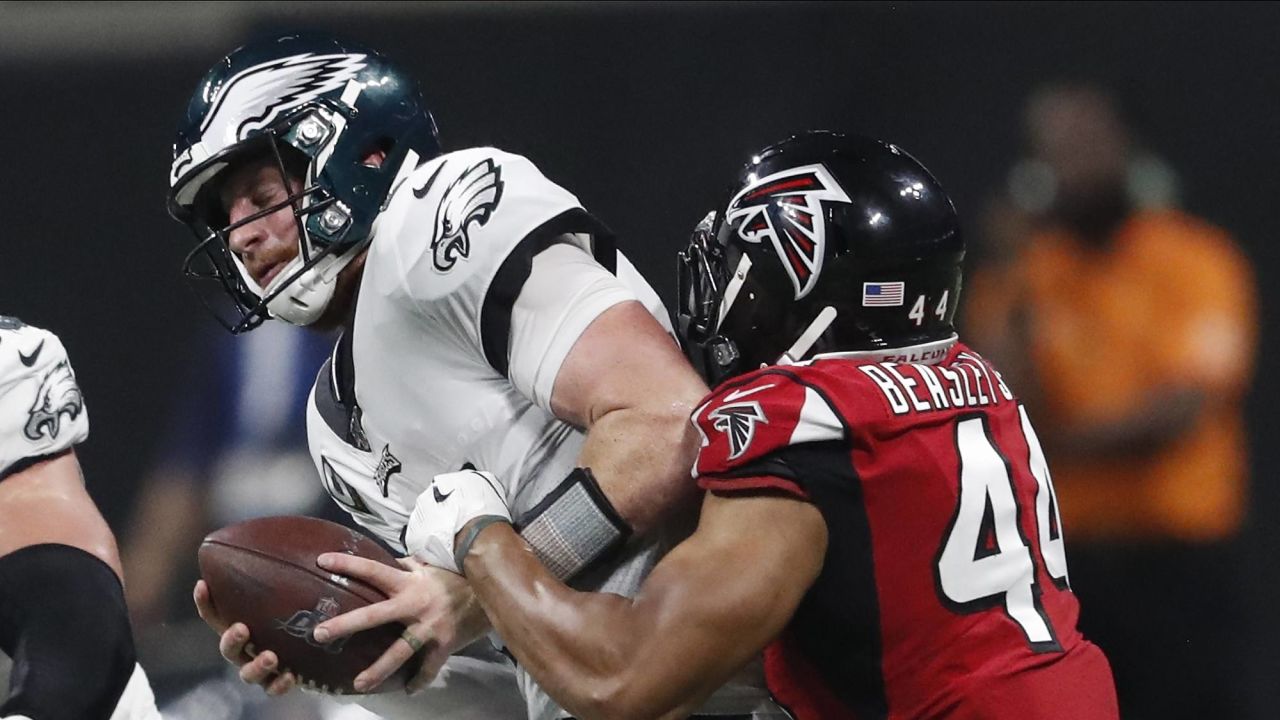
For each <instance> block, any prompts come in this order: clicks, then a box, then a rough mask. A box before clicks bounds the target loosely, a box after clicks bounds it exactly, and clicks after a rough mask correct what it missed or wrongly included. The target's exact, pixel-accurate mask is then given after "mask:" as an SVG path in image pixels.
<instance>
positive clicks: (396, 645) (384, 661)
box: [355, 630, 434, 692]
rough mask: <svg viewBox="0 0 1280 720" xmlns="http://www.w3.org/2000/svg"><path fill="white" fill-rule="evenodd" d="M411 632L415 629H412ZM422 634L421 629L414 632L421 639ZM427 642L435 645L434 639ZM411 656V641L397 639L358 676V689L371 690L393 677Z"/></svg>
mask: <svg viewBox="0 0 1280 720" xmlns="http://www.w3.org/2000/svg"><path fill="white" fill-rule="evenodd" d="M409 632H413V631H412V630H410V631H409ZM422 635H423V633H422V631H421V630H419V631H418V632H416V633H414V636H415V637H418V638H420V639H421V638H422ZM425 642H426V643H427V644H429V645H434V641H433V640H426V641H425ZM433 649H434V647H433ZM411 657H413V648H411V647H409V643H408V642H406V641H405V640H404V639H403V638H399V639H397V640H396V641H395V642H393V643H391V647H389V648H387V650H386V652H384V653H382V657H379V658H378V659H377V660H375V661H374V663H373V664H372V665H370V666H369V667H368V668H366V669H365V670H364V671H363V672H361V673H360V674H359V675H357V676H356V680H355V687H356V690H357V691H360V692H371V691H372V690H373V689H374V688H376V687H378V686H379V685H381V684H382V682H383V681H384V680H386V679H387V678H389V677H391V674H392V673H394V672H395V671H396V670H398V669H400V666H401V665H404V664H405V663H406V662H408V661H409V658H411Z"/></svg>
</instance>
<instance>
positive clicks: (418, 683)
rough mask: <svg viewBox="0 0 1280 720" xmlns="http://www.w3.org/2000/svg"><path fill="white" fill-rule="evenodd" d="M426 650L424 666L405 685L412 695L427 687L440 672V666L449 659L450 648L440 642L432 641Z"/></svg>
mask: <svg viewBox="0 0 1280 720" xmlns="http://www.w3.org/2000/svg"><path fill="white" fill-rule="evenodd" d="M425 651H426V653H427V656H426V657H425V658H423V660H422V666H421V667H419V668H418V672H417V673H416V674H414V676H413V678H412V679H411V680H409V682H408V684H407V685H406V686H405V691H406V692H408V693H409V694H410V695H416V694H418V693H420V692H422V691H423V690H424V689H426V687H427V686H428V685H430V684H431V681H432V680H435V679H436V675H438V674H440V668H442V667H444V663H445V661H446V660H448V659H449V648H447V647H445V646H444V645H441V644H439V643H430V644H429V645H428V646H427V647H426V648H425Z"/></svg>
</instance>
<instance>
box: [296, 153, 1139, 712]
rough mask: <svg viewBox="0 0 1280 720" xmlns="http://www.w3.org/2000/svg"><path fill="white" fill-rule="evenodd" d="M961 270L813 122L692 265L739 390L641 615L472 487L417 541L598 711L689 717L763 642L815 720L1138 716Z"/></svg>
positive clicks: (343, 566) (684, 280) (918, 219)
mask: <svg viewBox="0 0 1280 720" xmlns="http://www.w3.org/2000/svg"><path fill="white" fill-rule="evenodd" d="M963 256H964V244H963V241H962V239H961V236H960V231H959V225H958V222H957V219H956V215H955V210H954V208H953V206H952V204H951V201H950V200H949V199H948V197H947V195H946V194H945V193H944V192H943V190H942V188H941V187H940V186H939V184H938V183H937V181H936V180H935V179H934V178H933V177H932V176H931V175H930V174H929V172H928V171H927V170H926V169H925V168H924V167H923V166H922V165H920V163H918V162H917V161H916V160H915V159H914V158H912V157H911V156H910V155H908V154H907V153H905V152H903V151H902V150H901V149H899V148H897V147H895V146H893V145H888V144H885V143H882V142H878V141H874V140H869V139H866V138H861V137H856V136H845V135H838V134H833V133H816V132H815V133H806V134H804V135H800V136H797V137H794V138H791V139H789V140H787V141H785V142H782V143H780V144H778V145H774V146H771V147H769V148H767V149H765V150H763V151H761V152H760V153H759V154H758V155H756V156H755V157H753V159H752V162H751V163H750V164H749V165H748V166H747V167H746V168H745V169H744V171H743V173H742V176H741V178H740V183H739V186H738V191H737V192H736V193H735V194H734V195H733V197H732V198H731V199H730V200H729V202H728V204H727V205H726V206H725V207H724V209H723V211H722V212H720V213H719V214H717V215H715V216H714V217H713V218H709V221H705V222H704V224H703V225H702V226H700V227H699V230H698V231H697V232H695V234H694V237H693V240H692V242H691V244H690V245H689V247H688V248H687V249H686V250H685V251H684V253H683V254H682V256H681V257H682V261H683V262H682V269H683V272H682V277H681V298H680V299H681V302H682V305H683V312H682V313H681V318H680V320H681V323H680V333H681V335H682V338H683V340H684V342H685V346H686V350H687V351H688V352H689V354H690V356H691V357H692V359H693V360H694V362H695V364H696V365H697V366H698V367H699V368H700V369H701V370H702V372H703V374H704V376H705V377H706V378H707V379H708V381H709V382H710V383H711V384H712V385H713V386H714V385H716V384H717V383H719V385H718V386H717V387H716V389H715V390H714V391H713V392H712V393H711V395H709V396H708V397H707V398H706V400H705V402H704V403H703V404H702V405H701V407H699V408H698V410H697V411H696V412H695V413H694V417H693V421H694V423H695V425H696V426H697V427H698V429H699V430H700V432H701V433H702V436H703V443H702V449H701V451H700V454H699V457H698V461H697V466H696V468H695V470H694V476H695V477H696V479H697V482H698V483H699V485H701V487H702V488H704V489H705V490H707V491H709V492H707V494H706V496H705V499H704V502H703V506H702V515H701V519H700V521H699V525H698V528H697V531H696V532H695V533H694V534H693V535H692V536H691V537H690V538H689V539H688V540H686V541H685V542H683V543H682V544H681V545H679V546H678V547H677V548H676V549H675V550H674V551H672V552H671V553H670V554H669V555H668V556H667V557H666V558H664V559H663V560H662V562H661V563H660V564H659V565H658V567H657V568H656V569H655V570H654V571H653V573H652V575H650V576H649V578H648V579H647V580H646V581H645V583H644V585H643V587H642V589H641V591H640V593H639V594H638V596H636V597H635V598H634V599H628V598H623V597H619V596H614V595H604V594H590V593H579V592H575V591H573V590H571V589H570V588H568V587H566V586H564V585H562V584H560V583H559V582H557V581H556V580H555V578H554V576H552V575H551V574H550V573H549V572H548V571H547V570H546V569H545V568H543V567H542V565H541V563H539V561H538V560H537V558H536V557H535V556H534V555H533V554H532V553H531V552H530V551H529V550H528V548H527V546H526V545H525V544H524V542H523V541H522V540H521V539H520V537H519V535H517V534H516V533H515V532H514V531H513V530H512V528H511V525H510V524H509V523H510V519H509V518H510V515H509V513H507V512H506V509H505V506H504V504H503V500H502V498H501V497H500V496H499V495H498V494H497V493H496V492H495V491H494V490H493V489H492V488H491V486H490V484H489V483H488V482H486V478H485V477H484V476H485V473H478V472H474V471H470V472H463V473H450V474H448V475H442V476H438V477H437V478H436V479H435V486H436V490H435V492H434V493H423V495H422V497H421V498H420V500H419V502H418V505H417V507H416V508H415V512H414V517H413V519H412V520H411V522H410V527H409V529H408V538H409V543H408V544H409V545H410V547H411V549H414V550H415V551H416V554H417V555H418V557H419V558H420V559H425V560H426V561H428V562H430V563H432V564H435V565H439V566H442V567H447V568H453V569H460V570H461V571H463V572H465V575H466V578H467V579H468V580H469V581H470V583H471V584H472V586H473V588H474V590H475V592H476V594H477V596H478V597H479V599H480V602H481V603H482V604H483V606H484V608H485V610H486V611H487V612H488V615H489V617H490V618H491V620H492V621H493V623H494V625H495V627H496V628H497V630H498V631H499V633H500V634H501V636H502V637H503V639H504V640H505V641H506V643H507V645H508V647H509V648H510V649H511V651H512V652H513V653H514V654H515V656H516V658H517V659H518V660H519V661H520V662H521V663H522V664H523V665H524V666H525V667H527V668H528V669H529V671H530V672H531V673H532V675H533V676H534V677H535V678H536V679H537V680H538V682H539V683H540V684H542V686H543V687H544V689H546V690H547V691H548V692H549V693H550V694H551V696H552V697H554V698H556V699H557V700H558V701H559V702H560V703H561V704H562V705H563V706H564V707H565V708H566V709H568V710H570V711H572V712H574V713H576V714H577V715H578V717H581V718H615V717H616V718H650V717H662V718H677V717H683V716H685V715H687V714H688V713H689V712H690V710H691V709H692V708H695V707H697V705H698V702H699V701H700V700H701V699H702V698H704V697H706V695H707V694H708V693H710V692H711V690H713V689H714V688H716V687H718V686H719V685H720V684H721V683H722V682H723V681H724V679H725V678H727V677H728V676H729V675H730V674H731V673H733V672H734V671H735V670H736V669H737V668H739V667H740V666H741V665H743V664H744V663H746V662H747V661H748V660H749V659H750V658H751V657H752V656H754V655H755V654H756V653H758V652H759V651H760V650H761V649H764V651H765V659H766V672H767V675H768V680H769V685H770V689H771V690H772V691H773V693H774V695H775V697H776V698H777V699H778V700H779V701H780V702H781V703H783V704H784V705H786V706H788V707H789V708H790V709H791V710H792V712H793V713H794V714H795V715H796V716H797V717H798V718H800V719H801V720H831V719H833V718H835V719H840V718H858V719H860V720H866V719H869V718H973V719H975V720H976V719H979V718H981V719H983V720H1000V719H1002V718H1018V719H1019V720H1033V719H1044V720H1059V719H1061V720H1067V719H1068V718H1069V719H1071V720H1109V719H1112V718H1116V717H1118V712H1117V708H1116V699H1115V688H1114V684H1113V681H1112V677H1111V671H1110V667H1109V665H1108V663H1107V660H1106V658H1105V657H1104V655H1103V654H1102V651H1101V650H1100V649H1099V648H1098V647H1097V646H1095V645H1093V644H1092V643H1090V642H1089V641H1088V640H1086V639H1085V638H1084V637H1082V636H1081V634H1080V632H1079V631H1078V630H1077V628H1076V620H1077V617H1078V614H1079V605H1078V603H1077V601H1076V598H1075V596H1074V595H1073V594H1072V592H1071V589H1070V579H1069V576H1068V573H1067V562H1066V555H1065V550H1064V542H1063V535H1062V530H1061V527H1060V524H1059V521H1058V508H1057V503H1056V500H1055V496H1054V491H1053V485H1052V483H1051V480H1050V476H1049V471H1048V467H1047V465H1046V463H1045V459H1044V455H1043V453H1042V452H1041V449H1040V444H1039V442H1038V440H1037V438H1036V434H1035V431H1034V430H1033V429H1032V426H1031V423H1030V421H1029V419H1028V417H1027V413H1026V411H1025V410H1024V409H1023V407H1022V405H1021V403H1019V401H1018V399H1017V397H1016V396H1015V395H1014V394H1013V392H1012V391H1011V389H1010V388H1008V387H1007V386H1006V385H1005V383H1004V382H1003V380H1002V379H1001V377H1000V374H999V373H998V372H997V371H996V370H995V368H993V367H992V366H991V365H990V364H989V363H988V362H986V361H985V360H984V359H983V358H982V357H980V356H979V355H978V354H977V353H975V352H974V351H973V350H971V349H969V348H968V347H966V346H965V345H964V344H963V343H961V342H960V341H959V339H958V338H957V336H956V333H955V331H954V329H953V324H952V319H953V317H954V315H955V310H956V303H957V301H958V300H959V292H960V274H961V264H962V260H963ZM433 496H434V497H433ZM321 562H322V564H323V565H324V566H325V567H327V568H330V569H334V570H339V571H344V572H349V573H351V574H354V575H357V576H361V577H364V578H366V579H368V580H370V581H372V582H375V583H379V572H378V569H377V568H375V567H373V566H372V564H370V563H362V562H361V561H360V560H359V559H358V558H349V557H336V556H322V558H321ZM390 589H391V590H394V588H390ZM372 620H373V619H372V618H371V619H370V622H372ZM326 625H327V628H326V629H327V630H329V631H330V632H332V633H334V634H343V633H346V632H351V631H353V630H355V629H359V627H358V626H357V625H355V624H346V623H339V622H336V621H330V623H327V624H326Z"/></svg>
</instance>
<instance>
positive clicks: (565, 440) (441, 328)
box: [307, 148, 763, 718]
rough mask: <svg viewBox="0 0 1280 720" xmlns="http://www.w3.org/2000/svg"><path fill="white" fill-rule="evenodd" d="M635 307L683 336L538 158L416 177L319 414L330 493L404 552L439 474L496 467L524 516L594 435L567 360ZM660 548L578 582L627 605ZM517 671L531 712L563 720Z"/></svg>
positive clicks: (397, 206) (740, 705) (382, 229)
mask: <svg viewBox="0 0 1280 720" xmlns="http://www.w3.org/2000/svg"><path fill="white" fill-rule="evenodd" d="M633 300H635V301H639V302H641V303H642V304H643V305H644V306H645V307H646V308H648V310H649V311H650V312H651V314H652V315H653V316H654V318H655V319H657V320H658V322H659V323H661V324H662V326H663V327H664V328H666V329H667V330H668V332H670V331H671V327H670V324H669V320H668V318H667V314H666V310H665V308H664V307H663V305H662V302H661V300H659V298H658V296H657V294H656V293H655V292H654V291H653V289H652V288H651V287H650V286H649V285H648V284H647V283H646V282H645V281H644V279H643V278H642V277H641V276H640V274H639V273H638V272H637V271H636V270H635V268H634V267H633V266H632V265H631V264H630V263H629V262H628V261H627V260H626V258H624V257H622V256H621V254H620V253H617V252H616V251H615V250H614V248H613V246H612V237H611V236H610V235H609V233H608V230H607V229H605V228H604V227H603V226H602V225H601V224H600V223H599V222H598V221H596V220H595V219H594V218H592V217H591V216H590V215H589V214H588V213H587V212H586V211H585V210H584V209H583V208H582V206H581V205H580V204H579V202H578V200H577V198H575V197H574V196H573V195H572V194H570V193H569V192H568V191H566V190H565V189H563V188H561V187H560V186H558V185H556V184H554V183H552V182H551V181H550V180H548V179H547V178H546V177H544V176H543V175H542V173H541V172H540V171H539V170H538V169H537V168H536V167H534V165H533V164H532V163H531V162H530V161H529V160H527V159H525V158H523V157H520V156H518V155H513V154H510V153H505V152H502V151H500V150H495V149H492V148H475V149H469V150H462V151H458V152H454V153H449V154H447V155H443V156H441V157H439V158H436V159H434V160H432V161H430V162H428V163H425V164H423V165H422V166H420V167H418V168H417V169H416V170H414V171H413V172H412V174H410V175H408V176H407V177H406V178H405V179H404V180H403V181H402V182H400V183H399V185H398V186H397V187H395V188H393V190H392V196H391V198H390V200H389V203H388V206H387V209H386V210H385V211H384V212H383V213H382V215H381V216H380V217H379V219H378V221H377V223H376V224H375V226H374V239H373V241H372V243H371V245H370V248H369V251H368V255H367V257H366V260H365V267H364V271H363V277H362V280H361V286H360V291H359V296H358V298H357V305H356V310H355V319H354V323H353V326H352V328H351V329H350V330H349V331H348V333H347V335H346V336H344V337H343V338H342V340H340V341H339V343H338V345H337V347H336V348H335V352H334V356H333V357H332V358H331V359H330V361H329V362H328V363H326V365H325V367H324V369H322V371H321V373H320V376H319V378H318V379H317V383H316V387H315V389H314V390H313V394H312V398H311V402H310V403H309V407H308V415H307V426H308V436H309V444H310V446H311V453H312V459H313V460H314V461H315V463H316V467H317V469H318V470H319V472H320V474H321V477H322V479H323V482H324V484H325V487H326V489H327V490H328V491H329V493H330V495H332V496H333V498H334V500H335V501H337V502H338V503H339V504H340V505H341V506H342V507H343V508H345V509H346V510H347V511H348V512H349V513H351V515H352V516H353V517H354V518H355V519H356V520H357V521H358V522H360V523H361V524H362V525H364V526H365V527H367V528H369V529H370V530H371V531H373V532H374V533H376V534H377V535H378V536H379V537H381V538H382V539H383V540H384V541H386V542H387V543H389V544H390V545H392V546H393V547H395V548H397V549H398V550H400V551H401V552H404V551H405V548H404V544H403V532H404V528H405V525H406V523H407V522H408V519H409V515H410V514H411V512H412V511H413V507H414V504H415V502H416V501H417V498H418V495H419V494H420V493H422V492H424V491H425V490H427V489H428V487H429V486H430V483H431V480H432V478H433V477H434V476H435V475H438V474H440V473H446V472H453V471H456V470H459V469H463V468H466V467H474V468H478V469H482V470H488V471H491V472H493V473H494V474H495V475H496V476H497V478H498V479H499V480H500V481H501V482H502V483H503V484H504V486H505V491H506V500H507V503H508V505H509V506H510V507H511V510H512V514H513V516H514V517H515V518H517V519H519V518H520V517H521V516H522V515H524V514H525V513H527V512H528V511H529V510H531V509H533V508H534V507H535V506H536V505H537V504H538V502H539V501H540V500H542V499H543V498H544V497H546V495H547V494H548V493H549V492H550V491H551V490H553V489H554V488H555V487H556V486H558V485H559V484H560V483H561V482H562V481H563V480H564V479H565V477H566V476H567V475H568V474H569V472H570V471H572V470H573V468H574V467H575V466H576V464H577V463H576V461H577V457H578V454H579V450H580V449H581V446H582V443H583V440H584V438H585V435H584V433H583V432H582V431H580V430H578V429H576V428H574V427H572V426H570V425H569V424H567V423H565V422H563V421H561V420H559V419H557V418H556V417H555V416H554V415H553V414H552V412H551V394H552V390H553V387H554V384H555V379H556V376H557V374H558V373H559V370H560V366H561V364H562V363H563V361H564V359H565V357H566V355H567V354H568V352H569V350H570V349H571V348H572V347H573V345H574V343H575V342H577V340H578V338H579V337H580V336H581V334H582V333H583V331H585V330H586V328H587V326H588V325H589V324H590V323H591V321H592V320H594V319H595V318H596V317H598V316H599V315H600V314H601V313H603V312H604V311H605V310H607V309H609V308H610V307H613V306H614V305H616V304H618V303H620V302H625V301H633ZM672 342H675V339H674V337H673V338H672ZM660 549H661V548H660V547H659V541H657V540H648V541H646V542H643V543H635V544H633V546H629V547H628V549H627V552H626V553H624V554H623V556H622V557H621V558H620V559H619V560H618V561H617V562H616V563H615V564H613V565H611V566H610V567H608V568H600V569H599V571H593V572H592V573H590V577H587V578H579V579H578V580H577V581H576V582H575V586H578V587H580V588H583V589H592V590H601V591H605V592H615V593H620V594H624V595H632V594H634V592H635V590H636V589H638V587H639V585H640V583H641V581H642V579H643V577H644V575H645V574H646V573H647V572H648V571H649V570H650V569H651V568H652V566H653V565H654V564H655V563H656V561H657V559H658V557H659V554H660ZM517 672H518V674H519V675H520V680H521V685H522V686H523V687H524V688H525V692H526V696H527V697H528V699H529V715H530V717H533V718H550V717H556V716H562V713H561V711H559V710H558V709H557V708H555V706H554V705H553V704H552V703H551V702H550V701H549V700H548V699H547V698H546V697H545V695H543V694H542V693H541V692H540V691H537V690H536V689H534V687H533V686H532V683H530V682H529V680H528V678H527V677H525V676H524V673H523V670H522V669H518V670H517ZM749 684H754V683H749ZM741 689H742V688H741V686H739V690H741ZM761 697H763V696H761ZM751 709H753V706H752V705H751V703H750V702H749V701H745V702H737V703H735V709H734V710H733V712H749V711H750V710H751Z"/></svg>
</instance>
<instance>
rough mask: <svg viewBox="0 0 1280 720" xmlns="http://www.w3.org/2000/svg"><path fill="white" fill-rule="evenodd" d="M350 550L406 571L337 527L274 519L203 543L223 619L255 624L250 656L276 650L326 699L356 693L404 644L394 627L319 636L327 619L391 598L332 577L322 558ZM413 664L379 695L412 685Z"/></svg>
mask: <svg viewBox="0 0 1280 720" xmlns="http://www.w3.org/2000/svg"><path fill="white" fill-rule="evenodd" d="M326 552H345V553H350V554H352V555H359V556H361V557H365V558H369V559H372V560H377V561H379V562H382V563H386V564H387V565H390V566H392V567H399V566H398V565H397V564H396V561H395V558H394V557H393V556H392V555H391V554H390V553H389V552H387V551H386V550H385V549H383V547H382V546H380V545H378V544H377V543H376V542H374V541H373V540H371V539H369V538H368V537H365V536H364V535H362V534H360V533H359V532H356V531H355V530H351V529H349V528H345V527H343V526H341V525H338V524H337V523H332V522H329V521H327V520H320V519H317V518H309V517H267V518H258V519H255V520H249V521H246V522H242V523H238V524H236V525H229V526H227V527H224V528H222V529H220V530H217V531H215V532H213V533H211V534H209V536H208V537H206V538H205V539H204V542H202V543H201V544H200V551H199V562H200V575H201V577H203V578H204V581H205V582H206V583H208V585H209V594H210V597H211V598H212V600H213V605H214V607H215V608H217V611H218V614H219V615H221V616H222V617H223V618H225V619H227V620H231V621H238V622H243V623H244V624H245V625H247V626H249V642H250V648H249V650H250V652H251V653H253V654H256V653H257V652H261V651H262V650H271V651H273V652H275V654H276V656H277V657H278V658H279V666H280V668H281V669H283V670H288V671H291V672H293V673H294V674H295V675H297V676H298V680H299V682H300V683H302V684H303V685H305V686H306V687H308V688H311V689H314V690H318V691H320V692H324V693H333V694H347V693H354V692H355V688H354V687H352V681H354V680H355V677H356V675H358V674H359V673H360V671H362V670H364V669H365V668H367V667H369V666H370V665H372V664H373V662H374V661H375V660H377V659H378V657H380V656H381V655H382V653H383V652H384V651H386V649H387V648H388V647H389V646H390V645H391V643H393V642H395V641H396V639H397V638H399V636H400V633H401V632H402V631H403V630H404V626H402V625H400V624H389V625H383V626H381V627H377V628H374V629H372V630H367V631H365V632H361V633H356V634H355V635H352V636H351V637H349V638H341V639H338V640H336V641H331V642H329V643H319V642H317V641H316V639H315V637H314V636H313V635H312V631H313V630H314V629H315V626H316V625H318V624H320V623H321V622H324V621H325V620H327V619H329V618H331V617H334V616H337V615H341V614H343V613H346V612H349V611H351V610H355V609H356V608H359V607H363V606H365V605H371V604H373V603H376V602H378V601H381V600H385V599H386V595H385V594H383V593H382V592H381V591H380V590H378V589H377V588H374V587H372V586H370V585H368V584H366V583H363V582H361V581H359V580H356V579H354V578H348V577H344V576H341V575H336V574H333V573H329V572H326V571H324V570H322V569H320V567H318V566H317V565H316V557H318V556H319V555H321V554H322V553H326ZM413 665H414V663H413V662H409V663H406V664H405V665H404V666H403V667H401V668H400V670H399V672H397V673H396V674H395V675H393V676H392V677H390V678H387V680H386V682H384V683H382V685H380V686H379V687H378V688H376V689H375V690H374V692H388V691H391V690H396V689H400V688H403V687H404V683H405V681H406V680H407V679H408V677H409V674H410V671H411V667H412V666H413Z"/></svg>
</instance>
